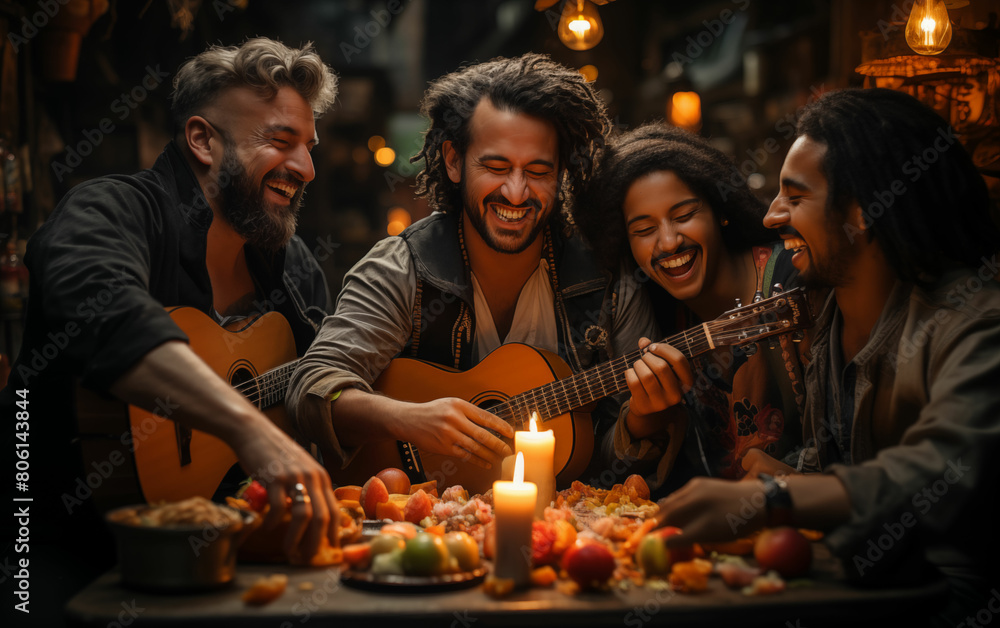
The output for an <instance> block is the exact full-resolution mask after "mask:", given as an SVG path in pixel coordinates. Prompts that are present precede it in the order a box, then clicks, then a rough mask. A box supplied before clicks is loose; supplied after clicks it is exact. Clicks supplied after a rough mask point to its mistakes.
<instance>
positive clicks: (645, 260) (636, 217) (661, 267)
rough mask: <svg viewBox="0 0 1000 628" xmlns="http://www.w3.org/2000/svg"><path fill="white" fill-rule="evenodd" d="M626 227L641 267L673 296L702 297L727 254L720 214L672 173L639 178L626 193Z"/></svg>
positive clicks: (680, 298)
mask: <svg viewBox="0 0 1000 628" xmlns="http://www.w3.org/2000/svg"><path fill="white" fill-rule="evenodd" d="M623 210H624V214H625V229H626V233H627V234H628V241H629V246H630V247H631V248H632V256H633V257H634V258H635V261H636V263H638V264H639V266H640V267H641V268H642V269H643V270H644V271H646V274H648V275H649V276H650V277H652V278H653V280H654V281H656V283H658V284H659V285H660V286H662V287H663V288H664V289H665V290H666V291H667V292H669V293H670V294H671V295H672V296H673V297H674V298H676V299H679V300H681V301H688V300H690V299H694V298H697V297H698V296H699V295H701V294H702V293H703V291H704V290H705V289H706V287H708V286H711V285H712V284H713V283H714V282H715V280H716V273H717V270H718V268H719V267H720V264H719V262H720V260H721V259H722V258H723V257H727V256H728V251H727V249H726V245H725V243H724V242H723V240H722V228H721V226H720V224H719V221H718V219H716V217H715V212H714V211H713V210H712V208H711V207H710V206H709V205H708V203H707V202H706V201H705V200H703V199H702V198H700V197H699V196H698V195H697V194H695V193H694V192H692V191H691V189H690V188H689V187H688V186H687V185H686V184H685V183H684V182H683V181H681V179H680V178H679V177H678V176H677V175H676V174H674V173H673V172H672V171H669V170H659V171H656V172H651V173H649V174H647V175H645V176H643V177H640V178H639V179H636V180H635V181H634V182H633V183H632V185H631V186H630V187H629V189H628V193H627V194H626V195H625V202H624V205H623Z"/></svg>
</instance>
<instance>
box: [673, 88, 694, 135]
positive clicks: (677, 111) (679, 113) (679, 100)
mask: <svg viewBox="0 0 1000 628" xmlns="http://www.w3.org/2000/svg"><path fill="white" fill-rule="evenodd" d="M670 123H671V124H673V125H674V126H679V127H681V128H682V129H688V130H696V129H697V128H698V127H699V126H700V125H701V97H700V96H698V94H697V93H696V92H677V93H676V94H674V95H673V97H672V98H671V99H670Z"/></svg>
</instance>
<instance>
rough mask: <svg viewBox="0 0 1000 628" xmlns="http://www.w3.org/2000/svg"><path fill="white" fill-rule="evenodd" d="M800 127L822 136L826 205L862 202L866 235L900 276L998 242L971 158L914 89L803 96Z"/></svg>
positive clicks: (969, 258) (977, 253)
mask: <svg viewBox="0 0 1000 628" xmlns="http://www.w3.org/2000/svg"><path fill="white" fill-rule="evenodd" d="M797 132H798V135H805V136H807V137H809V138H811V139H813V140H815V141H817V142H820V143H822V144H825V145H826V154H825V156H824V159H823V170H824V174H825V175H826V179H827V189H829V190H831V194H830V197H829V199H828V211H831V212H838V213H843V212H845V211H846V210H847V208H848V207H849V206H850V204H851V203H852V202H857V203H858V205H859V206H860V207H861V209H862V212H863V214H864V217H865V225H866V227H867V229H866V233H867V234H868V237H869V238H870V239H873V240H875V241H877V242H878V243H879V245H880V247H881V249H882V252H883V253H884V254H885V257H886V260H887V261H888V262H889V264H890V266H892V268H893V270H894V271H895V272H896V274H897V275H899V276H900V277H901V278H903V279H904V280H910V281H912V280H916V279H918V276H919V275H920V274H927V275H931V276H936V275H938V274H940V273H941V271H942V269H943V268H944V267H946V266H947V265H949V264H954V263H955V262H958V263H960V264H963V265H965V266H968V267H971V268H976V267H978V266H979V265H980V264H981V263H982V258H983V257H984V256H991V255H992V254H993V253H995V252H996V251H997V249H998V248H1000V230H998V228H997V225H996V224H995V223H994V222H993V219H992V218H991V217H990V200H989V193H988V191H987V188H986V183H985V182H984V181H983V178H982V176H980V174H979V172H978V171H977V170H976V167H975V165H974V164H973V162H972V158H971V157H970V156H969V154H968V153H967V152H966V151H965V149H964V148H963V147H962V145H961V144H960V143H959V141H958V139H957V138H956V137H955V135H954V134H953V131H952V130H951V128H950V127H949V125H948V123H947V122H945V120H944V119H943V118H942V117H941V116H939V115H938V114H937V113H935V112H934V110H933V109H931V108H930V107H928V106H926V105H924V104H923V103H921V102H920V101H918V100H917V99H915V98H913V97H912V96H908V95H906V94H903V93H901V92H896V91H893V90H889V89H845V90H839V91H835V92H830V93H827V94H824V95H823V96H822V97H821V98H820V99H819V100H817V101H815V102H813V103H810V104H809V105H807V106H806V108H805V109H804V111H803V113H802V116H801V117H800V118H799V122H798V128H797ZM900 186H902V188H904V189H903V191H902V192H901V193H897V191H898V190H899V189H901V188H900Z"/></svg>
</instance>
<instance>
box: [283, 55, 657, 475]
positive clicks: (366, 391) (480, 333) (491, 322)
mask: <svg viewBox="0 0 1000 628" xmlns="http://www.w3.org/2000/svg"><path fill="white" fill-rule="evenodd" d="M422 113H423V114H424V115H425V116H426V117H427V118H428V119H429V120H430V129H429V130H428V132H427V135H426V139H425V143H424V146H423V150H422V151H421V152H420V153H419V154H418V155H417V156H416V157H415V160H424V162H425V165H424V169H423V170H422V172H421V173H420V175H419V177H418V184H419V187H418V193H420V194H422V195H424V196H425V197H427V198H428V200H429V201H430V202H431V205H432V206H433V208H434V209H435V210H436V212H435V213H434V214H433V215H431V216H429V217H428V218H426V219H424V220H421V221H418V222H417V223H415V224H414V225H412V226H411V227H409V228H408V229H406V230H405V231H404V232H403V233H402V234H401V236H400V237H391V238H386V239H385V240H382V241H381V242H379V243H378V244H377V245H376V246H375V247H374V248H373V249H372V250H371V252H369V253H368V255H367V256H366V257H365V258H364V259H362V260H361V261H360V262H359V263H358V264H357V265H356V266H355V267H354V268H353V269H352V270H351V272H350V273H349V274H348V275H347V277H346V278H345V280H344V286H343V290H342V292H341V293H340V296H339V298H338V303H337V310H336V314H335V315H334V316H331V317H328V318H327V319H326V320H325V321H324V324H323V328H322V330H321V331H320V333H319V335H318V337H317V339H316V341H315V342H314V343H313V345H312V347H311V348H310V349H309V351H308V352H307V353H306V355H305V357H304V358H303V359H302V361H301V362H300V366H299V367H298V369H297V370H296V372H295V375H294V377H293V380H292V383H291V388H290V391H289V397H288V400H289V404H288V405H289V406H290V407H292V408H293V411H294V415H295V418H294V420H295V422H296V424H297V426H298V427H299V429H301V431H302V433H303V434H305V435H306V436H307V437H309V438H310V439H311V440H312V441H314V442H315V443H317V444H318V445H319V446H320V447H321V450H322V451H323V454H324V457H325V459H326V464H327V467H328V468H331V466H332V465H334V464H342V465H344V466H346V465H347V464H348V463H349V462H350V460H351V458H352V457H353V456H354V454H355V453H356V451H357V448H358V447H359V446H360V445H363V444H366V443H370V442H373V441H389V440H402V441H408V442H410V443H412V444H415V445H416V446H417V448H418V450H419V451H421V452H432V453H436V454H442V455H445V456H454V457H458V458H461V459H465V460H468V461H470V462H472V463H474V464H477V465H478V466H480V467H483V468H490V467H492V466H493V465H496V464H497V463H498V462H499V461H500V460H501V458H502V457H503V456H506V455H509V454H510V447H509V446H508V444H507V443H505V442H504V441H503V440H502V438H506V439H510V438H512V437H513V435H514V434H513V428H512V427H511V426H510V425H508V424H507V423H506V422H504V421H503V420H501V419H500V418H498V417H497V416H494V415H493V414H491V413H489V412H487V411H485V410H483V409H480V408H478V407H476V406H475V405H473V404H472V403H469V402H467V401H464V400H460V399H454V398H445V399H437V400H434V401H431V402H428V403H404V402H401V401H398V400H395V399H391V398H389V397H387V396H381V395H376V394H372V387H371V384H372V382H373V381H374V380H375V379H376V378H377V377H378V376H379V375H380V374H381V373H382V371H383V370H384V369H385V368H386V366H387V364H388V363H389V361H390V360H391V359H393V358H395V357H397V356H408V357H416V358H420V359H424V360H428V361H430V362H434V363H437V364H442V365H445V366H448V367H452V368H457V369H461V370H465V369H468V368H471V367H473V366H474V365H476V364H477V363H478V362H479V361H481V360H482V359H483V358H484V357H485V356H486V355H487V354H488V353H490V352H491V351H493V350H494V349H496V348H498V347H499V346H500V345H502V344H504V343H510V342H521V343H526V344H528V345H531V346H534V347H537V348H541V349H546V350H548V351H550V352H552V353H556V354H558V355H559V356H560V357H562V358H563V359H564V360H565V361H567V362H568V363H569V365H570V366H571V367H572V369H573V370H574V371H579V370H581V369H584V368H586V367H588V366H591V365H595V364H598V363H600V362H603V361H605V360H606V359H608V358H609V357H612V356H615V355H618V354H621V353H624V352H627V351H632V350H635V349H636V347H637V343H638V341H639V339H640V337H642V336H648V335H652V333H651V332H652V330H653V329H654V324H653V322H652V317H651V312H650V310H649V308H648V307H647V306H646V304H645V302H644V301H643V300H642V299H643V297H642V294H641V292H640V291H639V290H637V285H636V283H635V282H634V281H633V280H632V279H631V278H630V277H626V278H625V279H624V280H623V281H620V282H612V281H611V280H610V275H609V274H607V273H604V272H602V271H601V270H600V268H599V267H598V266H597V265H596V264H595V262H594V261H593V260H592V255H591V253H590V251H589V249H587V248H585V247H584V245H583V244H582V241H581V240H580V238H579V237H578V236H576V235H572V231H571V229H570V227H571V222H570V221H569V220H568V219H567V216H568V204H569V202H570V201H571V199H572V196H573V194H574V193H576V192H577V191H578V190H579V189H580V187H581V184H582V183H583V182H584V181H586V180H587V179H588V178H589V177H590V176H591V174H592V172H593V168H594V163H595V160H596V159H597V157H598V156H599V153H600V151H601V148H602V146H603V143H604V138H605V135H606V133H607V131H608V129H609V127H610V124H609V121H608V119H607V116H606V113H605V109H604V105H603V103H602V102H601V100H600V99H599V98H598V97H597V96H596V94H595V92H594V90H593V88H592V86H591V85H590V84H588V83H587V82H586V81H585V80H584V79H583V78H582V77H581V76H580V74H579V73H578V72H575V71H573V70H571V69H568V68H565V67H563V66H561V65H558V64H556V63H554V62H552V61H551V60H550V59H548V58H547V57H545V56H542V55H538V54H527V55H524V56H522V57H518V58H515V59H503V58H499V59H495V60H493V61H490V62H487V63H482V64H479V65H473V66H469V67H466V68H464V69H461V70H459V71H457V72H455V73H452V74H449V75H447V76H444V77H442V78H440V79H438V80H437V81H435V82H434V83H433V84H432V85H431V86H430V88H429V89H428V91H427V93H426V96H425V99H424V103H423V107H422ZM658 368H660V369H669V366H668V365H667V363H666V362H664V361H662V360H660V361H659V367H658ZM633 392H638V393H639V394H645V391H643V390H638V391H633ZM619 405H620V403H618V402H616V401H615V400H613V399H605V400H604V402H602V405H599V406H598V408H597V409H596V410H595V411H594V413H593V418H594V426H595V427H594V433H595V434H594V435H595V437H596V441H595V450H596V453H595V455H594V456H593V457H592V459H591V466H590V468H589V469H588V470H587V471H585V472H584V473H583V475H582V477H583V478H584V479H585V480H586V481H588V482H594V483H598V482H600V483H604V484H607V483H608V482H609V481H611V480H613V479H614V478H612V477H611V475H610V474H608V473H607V471H608V469H606V468H605V467H606V462H607V461H610V460H611V458H610V457H609V456H610V451H611V444H610V442H609V440H610V439H605V438H604V437H605V436H606V435H607V433H608V432H609V429H610V428H611V427H612V426H614V424H615V421H616V419H617V411H618V407H619ZM623 471H625V470H624V469H620V470H618V472H619V473H621V472H623ZM602 473H603V479H602V477H601V474H602ZM448 479H449V480H450V481H451V482H453V483H461V478H460V477H451V478H448Z"/></svg>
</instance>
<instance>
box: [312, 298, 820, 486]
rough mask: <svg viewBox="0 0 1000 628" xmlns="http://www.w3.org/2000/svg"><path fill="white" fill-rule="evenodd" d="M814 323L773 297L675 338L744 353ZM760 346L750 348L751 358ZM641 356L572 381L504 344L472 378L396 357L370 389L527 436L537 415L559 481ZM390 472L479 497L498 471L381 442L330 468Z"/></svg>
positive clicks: (557, 362)
mask: <svg viewBox="0 0 1000 628" xmlns="http://www.w3.org/2000/svg"><path fill="white" fill-rule="evenodd" d="M811 324H812V317H811V314H810V311H809V308H808V304H807V301H806V295H805V290H803V289H802V288H795V289H793V290H790V291H787V292H783V293H779V294H775V295H773V296H771V297H769V298H767V299H762V300H760V301H756V302H754V303H752V304H750V305H746V306H743V307H738V308H736V309H733V310H730V311H728V312H725V313H724V314H722V315H721V316H719V317H718V318H717V319H715V320H713V321H708V322H705V323H702V324H701V325H699V326H697V327H693V328H691V329H689V330H687V331H684V332H681V333H679V334H676V335H674V336H671V337H669V338H666V339H665V340H664V342H667V343H669V344H671V345H673V346H674V347H676V348H677V349H679V350H680V351H682V352H683V353H684V354H685V355H686V356H687V357H688V358H692V357H694V356H697V355H699V354H701V353H704V352H706V351H710V350H712V349H715V348H716V347H725V346H744V345H750V344H751V343H755V342H757V341H759V340H762V339H764V338H768V337H770V336H776V335H778V334H785V333H790V332H795V331H798V330H803V329H806V328H807V327H809V326H810V325H811ZM755 349H756V347H747V349H745V350H746V351H747V353H751V352H752V350H755ZM642 353H643V352H642V351H640V350H636V351H633V352H631V353H629V354H627V355H624V356H621V357H619V358H617V359H614V360H611V361H609V362H605V363H604V364H601V365H599V366H596V367H593V368H591V369H588V370H586V371H583V372H581V373H577V374H576V375H573V373H572V370H571V369H570V368H569V366H568V365H567V364H566V363H565V362H564V361H563V360H562V359H561V358H560V357H559V356H557V355H555V354H553V353H550V352H548V351H542V350H539V349H535V348H532V347H529V346H527V345H523V344H519V343H510V344H505V345H502V346H501V347H499V348H498V349H496V350H495V351H493V352H492V353H490V354H489V355H488V356H486V358H485V359H483V360H482V361H481V362H480V363H479V364H477V365H476V366H475V367H473V368H472V369H470V370H468V371H457V370H455V369H452V368H448V367H445V366H441V365H439V364H433V363H430V362H425V361H422V360H416V359H412V358H396V359H394V360H392V362H390V363H389V366H388V367H387V368H386V369H385V371H383V372H382V374H381V375H380V376H379V378H378V379H377V380H376V381H375V383H374V385H373V387H374V388H375V390H377V391H378V392H380V393H383V394H385V395H387V396H389V397H392V398H393V399H398V400H401V401H410V402H415V403H424V402H428V401H432V400H434V399H440V398H441V397H458V398H461V399H465V400H466V401H469V402H471V403H473V404H475V405H477V406H479V407H482V408H484V409H487V410H489V411H490V412H492V413H493V414H495V415H497V416H498V417H500V418H501V419H503V420H504V421H506V422H507V423H509V424H511V425H512V426H513V427H514V429H515V430H525V429H528V428H527V426H528V421H529V419H530V417H531V413H532V411H537V412H538V414H539V417H540V419H541V421H542V422H543V423H544V427H542V426H538V427H539V429H551V430H553V432H554V435H555V443H556V444H555V460H554V464H555V471H556V480H557V482H558V483H559V484H560V485H566V484H568V483H569V482H571V481H572V480H575V479H577V477H579V475H580V473H582V472H583V470H584V469H585V468H586V467H587V464H588V463H589V462H590V457H591V454H592V453H593V447H594V442H593V440H594V439H593V431H592V423H591V420H590V416H589V414H587V413H585V412H581V411H579V409H580V408H583V407H584V406H587V405H588V404H591V403H593V402H595V401H598V400H600V399H602V398H604V397H607V396H610V395H614V394H617V393H620V392H623V391H625V390H628V385H627V384H626V382H625V372H626V371H627V370H628V369H630V368H631V367H632V365H633V364H634V363H635V362H636V361H638V360H639V359H640V358H641V357H642ZM386 467H398V468H401V469H403V470H404V471H406V472H407V474H408V475H409V476H410V477H411V480H412V481H415V482H416V481H423V480H424V479H426V480H437V482H438V485H439V486H451V485H453V484H461V485H462V486H463V487H464V488H466V489H468V490H469V491H471V492H473V493H482V492H485V491H486V490H488V489H489V488H490V487H491V486H492V484H493V482H494V481H495V480H497V479H499V476H500V470H499V469H497V468H494V469H490V470H486V469H482V468H480V467H477V466H475V465H473V464H472V463H470V462H467V461H466V460H463V459H461V458H457V457H453V456H445V455H440V454H431V453H426V452H424V453H421V452H419V451H417V448H416V447H414V446H413V445H412V444H410V443H405V442H400V441H376V442H372V443H368V444H366V445H365V446H363V447H362V448H361V450H360V451H359V452H358V453H357V455H356V456H355V458H354V460H353V461H352V462H351V464H350V465H349V466H348V467H346V468H344V469H331V468H330V467H328V470H329V471H330V473H331V477H332V478H333V480H334V482H335V483H337V484H363V483H364V482H365V481H366V480H367V479H368V478H369V477H371V476H372V475H374V474H375V473H378V472H379V471H380V470H382V469H384V468H386Z"/></svg>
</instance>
